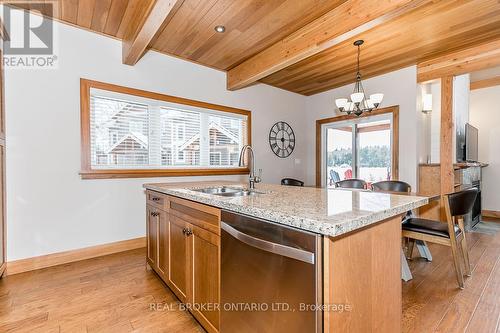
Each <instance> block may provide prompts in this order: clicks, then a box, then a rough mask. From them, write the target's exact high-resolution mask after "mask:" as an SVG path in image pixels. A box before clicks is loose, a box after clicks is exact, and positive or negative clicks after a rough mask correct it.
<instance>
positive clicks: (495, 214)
mask: <svg viewBox="0 0 500 333" xmlns="http://www.w3.org/2000/svg"><path fill="white" fill-rule="evenodd" d="M481 215H482V216H484V217H492V218H494V219H500V212H499V211H497V210H483V211H481Z"/></svg>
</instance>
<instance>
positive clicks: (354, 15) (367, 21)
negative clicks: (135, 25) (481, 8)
mask: <svg viewBox="0 0 500 333" xmlns="http://www.w3.org/2000/svg"><path fill="white" fill-rule="evenodd" d="M429 2H431V1H430V0H417V1H415V0H414V1H409V0H396V1H388V0H384V1H380V0H369V1H367V0H349V1H346V2H344V3H343V4H341V5H339V6H338V7H336V8H335V9H333V10H331V11H330V12H328V13H326V14H325V15H323V16H321V17H320V18H318V19H316V20H314V21H313V22H311V23H309V24H308V25H306V26H304V27H302V28H301V29H299V30H297V31H296V32H294V33H293V34H291V35H290V36H288V37H286V38H284V39H283V40H281V41H279V42H277V43H275V44H273V45H272V46H270V47H269V48H267V49H265V50H264V51H262V52H260V53H258V54H257V55H255V56H253V57H252V58H250V59H248V60H247V61H245V62H243V63H242V64H240V65H238V66H236V67H235V68H233V69H231V70H229V71H228V75H227V86H228V89H229V90H236V89H240V88H243V87H246V86H248V85H250V84H252V83H254V82H256V81H258V80H260V79H262V78H264V77H266V76H268V75H271V74H273V73H276V72H277V71H280V70H282V69H284V68H286V67H288V66H291V65H293V64H296V63H297V62H299V61H302V60H304V59H306V58H308V57H310V56H313V55H315V54H318V53H320V52H322V51H324V50H326V49H328V48H331V47H332V46H335V45H337V44H339V43H342V42H344V41H346V40H347V39H349V38H352V37H353V36H355V35H358V34H360V33H363V32H365V31H368V30H370V29H373V28H375V27H377V26H379V25H382V24H384V23H386V22H388V21H390V20H393V19H395V18H397V17H400V16H401V15H404V14H406V13H408V12H409V11H411V10H414V9H415V8H417V7H419V6H422V5H424V4H425V3H429Z"/></svg>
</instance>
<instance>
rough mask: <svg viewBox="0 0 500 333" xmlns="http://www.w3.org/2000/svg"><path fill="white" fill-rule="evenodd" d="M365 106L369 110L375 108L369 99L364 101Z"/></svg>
mask: <svg viewBox="0 0 500 333" xmlns="http://www.w3.org/2000/svg"><path fill="white" fill-rule="evenodd" d="M366 105H367V106H368V108H369V109H374V108H375V105H374V104H373V102H372V100H371V98H368V99H367V100H366Z"/></svg>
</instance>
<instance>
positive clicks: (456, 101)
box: [453, 74, 470, 161]
mask: <svg viewBox="0 0 500 333" xmlns="http://www.w3.org/2000/svg"><path fill="white" fill-rule="evenodd" d="M469 96H470V75H469V74H464V75H459V76H455V77H454V78H453V116H454V121H453V133H456V135H454V136H453V147H455V149H453V161H458V160H460V161H462V155H463V144H464V143H463V142H461V143H460V142H459V143H457V136H458V135H461V136H465V124H466V123H468V122H469ZM459 151H460V152H459ZM457 155H458V156H457ZM457 157H458V158H457Z"/></svg>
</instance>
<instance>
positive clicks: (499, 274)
mask: <svg viewBox="0 0 500 333" xmlns="http://www.w3.org/2000/svg"><path fill="white" fill-rule="evenodd" d="M468 235H469V238H468V239H469V247H470V259H471V264H472V266H473V273H472V277H470V278H467V279H466V281H465V290H460V289H458V288H457V282H456V278H455V271H454V269H453V267H452V261H451V254H450V250H449V248H447V247H444V246H441V245H433V244H431V245H430V247H431V251H432V254H433V257H434V260H433V262H431V263H429V262H426V261H424V260H421V259H414V260H413V261H411V262H410V268H411V270H412V273H413V276H414V279H413V280H412V281H410V282H407V283H403V331H404V332H471V333H475V332H481V333H488V332H491V333H500V301H499V300H500V232H499V233H497V234H496V235H495V236H491V235H487V234H478V233H470V234H468ZM416 253H417V251H416V250H415V255H416ZM156 303H161V304H169V305H170V304H172V305H173V307H174V308H176V305H178V301H177V299H176V298H175V296H174V295H173V294H172V293H171V292H170V291H169V290H168V289H167V288H166V287H165V285H164V284H163V283H162V282H160V279H159V278H158V277H157V276H156V275H155V274H154V273H153V272H152V271H150V270H146V269H145V249H139V250H133V251H127V252H122V253H117V254H112V255H108V256H105V257H100V258H94V259H89V260H84V261H79V262H75V263H71V264H66V265H60V266H56V267H52V268H46V269H42V270H38V271H34V272H28V273H22V274H17V275H12V276H8V277H6V278H4V279H2V280H0V332H30V333H35V332H43V333H46V332H47V333H50V332H71V333H73V332H120V333H122V332H204V331H203V329H202V328H201V327H200V326H199V325H198V323H197V322H196V321H195V320H194V319H193V317H192V316H191V315H190V314H189V313H187V312H184V311H179V310H177V309H176V310H173V311H167V309H166V308H159V309H158V310H153V309H151V307H152V306H153V305H152V304H156Z"/></svg>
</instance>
